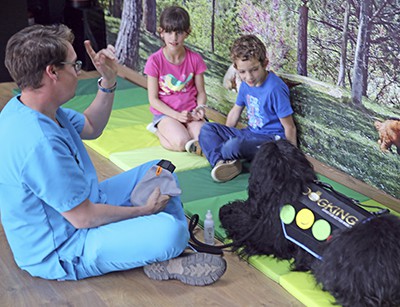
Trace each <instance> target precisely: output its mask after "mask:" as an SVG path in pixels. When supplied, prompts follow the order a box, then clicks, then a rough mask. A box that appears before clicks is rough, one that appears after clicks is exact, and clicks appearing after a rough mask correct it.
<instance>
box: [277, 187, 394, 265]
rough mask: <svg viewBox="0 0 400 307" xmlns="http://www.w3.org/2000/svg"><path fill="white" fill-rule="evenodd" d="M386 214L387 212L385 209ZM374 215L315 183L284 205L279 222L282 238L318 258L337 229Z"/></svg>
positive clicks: (350, 225)
mask: <svg viewBox="0 0 400 307" xmlns="http://www.w3.org/2000/svg"><path fill="white" fill-rule="evenodd" d="M385 211H387V210H385ZM374 216H376V213H371V212H369V211H367V210H365V209H364V208H361V207H360V206H359V202H358V201H357V200H355V199H352V198H349V197H347V196H345V195H343V194H341V193H339V192H337V191H335V190H334V189H333V188H332V187H331V186H330V185H329V184H326V183H322V182H319V181H316V182H315V183H312V184H310V185H309V187H308V189H307V191H305V192H303V193H302V195H301V197H300V198H299V199H298V200H297V201H296V202H294V203H291V204H285V205H284V206H283V207H282V208H281V211H280V219H281V222H282V228H283V232H284V235H285V237H286V238H287V239H288V240H290V241H292V242H293V243H295V244H297V245H299V246H300V247H302V248H304V249H305V250H306V251H308V252H309V253H310V254H312V255H313V256H315V257H316V258H318V259H321V258H322V257H321V253H322V246H323V244H324V243H325V242H326V241H327V240H329V239H330V238H331V236H334V235H335V232H336V231H338V230H344V229H348V228H351V227H353V226H354V225H356V224H358V223H362V222H365V221H367V220H370V219H371V218H373V217H374Z"/></svg>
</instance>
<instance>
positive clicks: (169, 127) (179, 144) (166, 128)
mask: <svg viewBox="0 0 400 307" xmlns="http://www.w3.org/2000/svg"><path fill="white" fill-rule="evenodd" d="M199 131H200V130H199ZM156 135H157V136H158V138H159V139H160V143H161V146H162V147H164V148H165V149H168V150H172V151H185V144H186V143H187V142H188V141H189V140H191V139H192V137H191V135H190V134H189V131H188V129H186V126H185V125H184V124H183V123H181V122H179V121H177V120H176V119H173V118H171V117H168V116H165V117H164V118H163V119H162V120H161V121H160V122H159V123H158V125H157V132H156Z"/></svg>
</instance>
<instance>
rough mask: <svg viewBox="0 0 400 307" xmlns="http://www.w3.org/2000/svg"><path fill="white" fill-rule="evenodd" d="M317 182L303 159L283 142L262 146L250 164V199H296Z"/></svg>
mask: <svg viewBox="0 0 400 307" xmlns="http://www.w3.org/2000/svg"><path fill="white" fill-rule="evenodd" d="M316 178H317V176H316V174H315V171H314V169H313V167H312V165H311V163H310V162H309V161H308V160H307V158H306V156H305V155H304V154H303V153H302V152H301V151H300V149H298V148H297V147H295V146H294V145H292V144H291V143H290V142H288V141H286V140H279V141H276V142H267V143H264V144H263V145H262V146H261V147H260V149H259V150H258V151H257V154H256V155H255V157H254V160H253V162H252V164H251V169H250V179H249V195H251V197H256V196H255V195H258V197H261V196H262V197H263V198H264V199H266V200H265V201H275V202H288V201H292V200H294V199H297V197H298V195H299V194H300V193H301V192H302V191H304V189H305V188H306V186H307V184H308V183H310V182H312V181H314V180H315V179H316Z"/></svg>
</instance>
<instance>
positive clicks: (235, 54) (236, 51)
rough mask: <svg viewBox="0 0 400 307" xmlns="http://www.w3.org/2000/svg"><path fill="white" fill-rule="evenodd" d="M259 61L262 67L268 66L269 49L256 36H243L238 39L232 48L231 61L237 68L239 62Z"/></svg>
mask: <svg viewBox="0 0 400 307" xmlns="http://www.w3.org/2000/svg"><path fill="white" fill-rule="evenodd" d="M250 59H257V60H259V61H260V63H261V65H264V64H265V66H266V65H267V64H268V58H267V49H266V48H265V45H264V44H263V42H262V41H261V40H260V39H259V38H258V37H257V36H255V35H251V34H250V35H243V36H241V37H239V38H238V39H236V40H235V41H234V43H233V45H232V48H231V60H232V63H233V66H234V67H235V68H236V62H237V60H241V61H248V60H250Z"/></svg>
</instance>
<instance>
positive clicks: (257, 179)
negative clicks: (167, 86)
mask: <svg viewBox="0 0 400 307" xmlns="http://www.w3.org/2000/svg"><path fill="white" fill-rule="evenodd" d="M315 179H316V174H315V172H314V169H313V168H312V166H311V164H310V162H309V161H308V160H307V158H306V157H305V155H304V154H303V153H302V152H301V151H300V150H299V149H297V148H296V147H294V146H293V145H291V144H290V143H289V142H287V141H285V140H280V141H277V142H268V143H266V144H264V145H262V146H261V148H260V149H259V151H258V152H257V154H256V156H255V158H254V160H253V162H252V165H251V169H250V178H249V186H248V195H249V196H248V199H247V200H244V201H239V200H237V201H234V202H231V203H228V204H226V205H224V206H223V207H222V208H221V209H220V212H219V218H220V221H221V224H222V226H223V227H224V228H225V230H226V231H227V235H228V237H229V238H231V239H232V244H233V250H234V251H237V252H238V253H239V255H240V256H244V257H248V256H252V255H271V256H274V257H276V258H278V259H293V260H294V262H293V267H292V268H293V269H294V270H300V271H305V270H311V271H312V272H313V273H314V275H315V277H316V280H317V281H318V282H319V283H321V284H322V286H323V287H324V289H325V290H327V291H329V292H330V293H331V294H332V295H333V296H334V297H335V299H336V301H337V303H340V304H342V305H343V306H398V305H400V278H399V276H400V264H399V262H398V261H400V243H399V241H398V240H399V238H400V219H399V218H398V217H395V216H392V215H383V216H379V217H376V218H374V219H372V220H370V221H368V222H365V223H361V224H358V225H356V226H354V227H353V228H351V229H349V230H346V231H343V232H340V233H336V234H335V236H334V237H333V239H331V240H330V241H329V243H327V244H326V245H325V247H324V250H323V253H322V259H323V260H322V261H321V260H318V259H316V258H314V257H313V256H312V255H310V254H309V253H307V252H306V251H305V250H303V249H302V248H300V247H298V246H297V245H295V244H294V243H292V242H290V241H288V240H287V239H286V238H285V237H284V234H283V230H282V226H281V222H280V218H279V213H280V209H281V207H282V206H283V205H284V204H287V203H294V202H295V201H296V200H297V199H298V198H299V196H300V195H301V192H302V191H304V190H305V188H306V186H307V185H308V184H309V183H311V182H313V181H314V180H315Z"/></svg>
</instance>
